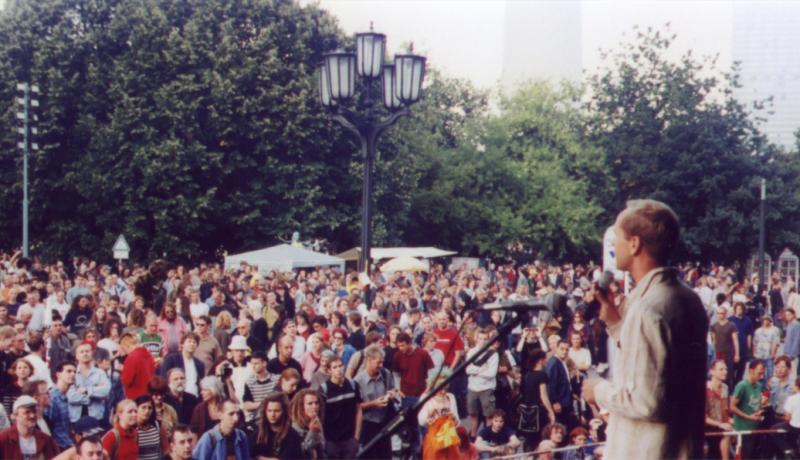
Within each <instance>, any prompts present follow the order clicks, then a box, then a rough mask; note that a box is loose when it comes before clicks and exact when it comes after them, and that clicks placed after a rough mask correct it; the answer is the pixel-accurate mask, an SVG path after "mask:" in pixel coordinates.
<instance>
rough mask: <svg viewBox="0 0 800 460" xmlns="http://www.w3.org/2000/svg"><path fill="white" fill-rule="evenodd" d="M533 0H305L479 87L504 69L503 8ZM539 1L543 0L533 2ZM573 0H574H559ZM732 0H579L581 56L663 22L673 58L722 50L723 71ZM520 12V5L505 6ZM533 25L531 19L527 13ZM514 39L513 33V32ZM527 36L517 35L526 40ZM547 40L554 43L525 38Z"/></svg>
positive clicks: (588, 60) (594, 60)
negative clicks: (667, 25) (671, 39)
mask: <svg viewBox="0 0 800 460" xmlns="http://www.w3.org/2000/svg"><path fill="white" fill-rule="evenodd" d="M526 1H531V0H303V1H302V3H304V4H308V3H318V4H319V5H320V6H321V7H322V8H324V9H326V10H328V11H329V12H331V13H332V14H333V15H334V16H335V17H336V18H338V20H339V24H340V26H341V27H342V28H343V29H344V30H345V31H346V32H348V33H355V32H359V31H366V30H369V26H370V22H372V23H373V24H374V28H375V30H376V31H380V32H383V33H385V34H386V35H387V40H388V51H389V52H390V53H394V52H397V51H400V49H399V46H400V45H401V44H403V43H408V42H413V43H414V49H415V51H417V52H420V53H421V54H424V55H426V56H427V57H428V62H429V64H430V65H432V66H434V67H436V68H438V69H439V70H441V71H442V72H443V73H444V74H445V75H447V76H450V77H456V78H465V79H468V80H470V81H472V83H473V84H475V85H476V86H478V87H482V88H487V89H488V88H492V87H495V86H497V85H498V83H499V81H500V79H501V76H502V73H503V54H504V46H505V45H504V44H505V43H506V37H505V29H506V26H505V25H506V20H507V18H506V11H507V10H508V9H509V8H508V3H510V2H517V3H519V2H526ZM538 1H539V2H540V3H541V2H542V1H544V0H538ZM564 1H578V0H564ZM733 1H744V0H716V1H708V0H700V1H689V0H684V1H679V0H672V1H667V0H650V1H641V0H584V1H583V2H582V16H581V20H580V21H576V24H575V27H579V28H580V32H581V48H582V62H583V67H584V69H586V70H589V71H591V70H592V69H593V68H596V67H597V66H599V65H600V64H601V58H600V52H599V49H600V48H602V49H613V48H615V47H616V46H617V45H618V44H619V43H620V41H622V40H625V41H629V40H630V38H631V37H632V35H633V33H634V32H633V27H634V26H635V25H638V26H640V27H648V26H652V27H656V28H660V27H663V26H664V24H665V23H668V22H669V23H670V30H672V31H673V32H674V33H676V34H677V35H678V39H677V40H676V42H675V44H674V53H673V54H674V55H675V56H676V57H677V56H678V55H680V54H683V52H685V51H686V50H688V49H692V50H693V53H695V54H699V55H717V54H718V55H719V61H718V65H719V67H721V68H722V69H723V70H724V69H727V68H728V67H730V64H731V36H732V16H733V3H732V2H733ZM510 9H511V10H518V9H519V8H513V7H512V8H510ZM530 27H532V28H535V27H537V25H536V20H535V18H531V20H530ZM511 38H512V39H513V38H514V37H511ZM524 39H525V37H522V36H521V37H520V40H524ZM521 46H546V47H554V49H552V51H556V52H557V49H558V46H559V44H558V43H552V42H550V43H545V42H543V43H530V44H527V45H525V44H522V45H521Z"/></svg>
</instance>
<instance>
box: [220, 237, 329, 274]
mask: <svg viewBox="0 0 800 460" xmlns="http://www.w3.org/2000/svg"><path fill="white" fill-rule="evenodd" d="M242 262H246V263H247V264H249V265H253V266H256V267H258V271H259V272H260V273H266V272H269V271H270V270H278V271H284V272H288V271H292V270H293V269H295V268H310V267H327V266H331V265H336V266H337V267H339V270H340V271H341V272H342V273H344V259H341V258H339V257H334V256H329V255H327V254H322V253H319V252H314V251H309V250H308V249H302V248H296V247H294V246H289V245H288V244H279V245H277V246H272V247H271V248H265V249H259V250H257V251H250V252H243V253H241V254H234V255H230V256H226V257H225V269H226V270H228V269H230V268H236V267H238V266H239V264H241V263H242Z"/></svg>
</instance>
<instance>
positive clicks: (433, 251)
mask: <svg viewBox="0 0 800 460" xmlns="http://www.w3.org/2000/svg"><path fill="white" fill-rule="evenodd" d="M370 252H371V254H370V255H371V256H372V260H383V259H394V258H396V257H415V258H420V259H433V258H436V257H446V256H452V255H454V254H456V252H455V251H445V250H443V249H438V248H434V247H421V248H372V250H371V251H370ZM360 255H361V248H360V247H355V248H352V249H350V250H348V251H345V252H343V253H341V254H337V255H336V257H341V258H342V259H344V260H347V261H353V260H358V258H359V256H360Z"/></svg>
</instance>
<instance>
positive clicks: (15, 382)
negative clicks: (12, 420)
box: [0, 358, 33, 414]
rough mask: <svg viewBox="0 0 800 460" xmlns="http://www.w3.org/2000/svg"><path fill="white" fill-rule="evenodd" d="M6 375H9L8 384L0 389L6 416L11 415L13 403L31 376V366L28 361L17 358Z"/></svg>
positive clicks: (0, 397) (0, 398)
mask: <svg viewBox="0 0 800 460" xmlns="http://www.w3.org/2000/svg"><path fill="white" fill-rule="evenodd" d="M8 373H9V374H10V375H11V379H10V383H9V384H7V385H3V386H1V387H0V400H2V402H3V408H4V409H5V410H6V414H13V413H14V412H13V411H12V408H13V406H14V401H16V399H17V398H18V397H19V396H20V395H22V387H23V386H24V385H25V384H26V383H27V382H28V380H29V379H30V378H31V375H33V365H32V364H31V363H30V362H29V361H28V360H26V359H24V358H19V359H17V360H16V361H14V362H13V363H12V364H11V367H10V368H9V369H8Z"/></svg>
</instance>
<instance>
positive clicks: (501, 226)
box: [410, 83, 608, 260]
mask: <svg viewBox="0 0 800 460" xmlns="http://www.w3.org/2000/svg"><path fill="white" fill-rule="evenodd" d="M576 97H577V92H576V91H575V89H574V88H570V87H567V86H565V87H562V88H558V89H553V88H551V87H550V86H548V85H547V84H544V83H531V84H529V85H526V86H523V87H522V88H520V89H519V90H518V91H517V92H515V93H514V94H512V95H511V96H510V97H508V98H504V99H503V100H502V102H501V105H500V112H499V114H497V115H492V116H487V117H480V118H477V119H475V120H474V121H473V122H472V123H470V124H469V125H468V129H467V130H466V132H465V133H464V134H463V136H461V137H462V139H463V140H462V141H461V142H460V143H459V144H458V145H457V147H456V148H442V149H439V150H436V151H435V152H434V154H433V155H431V156H430V160H431V164H432V166H431V168H430V170H429V172H428V174H429V177H428V178H427V179H426V180H428V181H429V183H430V187H420V190H419V191H418V193H417V195H416V198H415V201H414V207H413V208H412V216H413V218H412V221H414V222H415V225H416V226H417V230H416V231H414V232H410V234H411V235H414V236H417V235H418V237H419V238H420V242H423V241H424V237H425V235H426V234H430V233H433V234H436V235H438V236H439V238H440V239H441V241H442V242H443V244H445V245H447V246H448V247H452V248H457V249H461V250H462V252H464V253H468V254H473V255H497V254H507V253H508V250H509V246H512V245H515V246H516V245H522V247H524V248H530V249H532V250H533V251H534V252H535V253H537V254H538V255H539V256H541V257H546V258H551V259H553V260H557V259H562V258H582V257H586V256H588V255H590V254H591V253H592V251H593V250H594V249H595V248H594V246H595V245H596V244H597V243H598V238H599V234H600V232H599V230H598V225H597V217H598V215H599V214H600V211H601V210H600V208H599V207H598V206H597V204H596V202H595V200H594V199H593V198H592V197H591V196H589V190H590V181H591V180H597V181H598V182H597V183H596V184H595V185H596V187H597V189H598V190H602V189H604V188H606V187H608V183H607V179H605V178H604V177H605V176H604V172H603V171H604V166H603V161H602V156H601V155H600V152H598V151H597V150H596V149H593V148H592V147H591V146H589V145H588V144H587V143H586V142H585V141H583V140H582V139H581V137H580V134H579V133H580V128H581V118H580V112H579V107H578V106H577V104H576V102H577V99H576Z"/></svg>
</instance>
